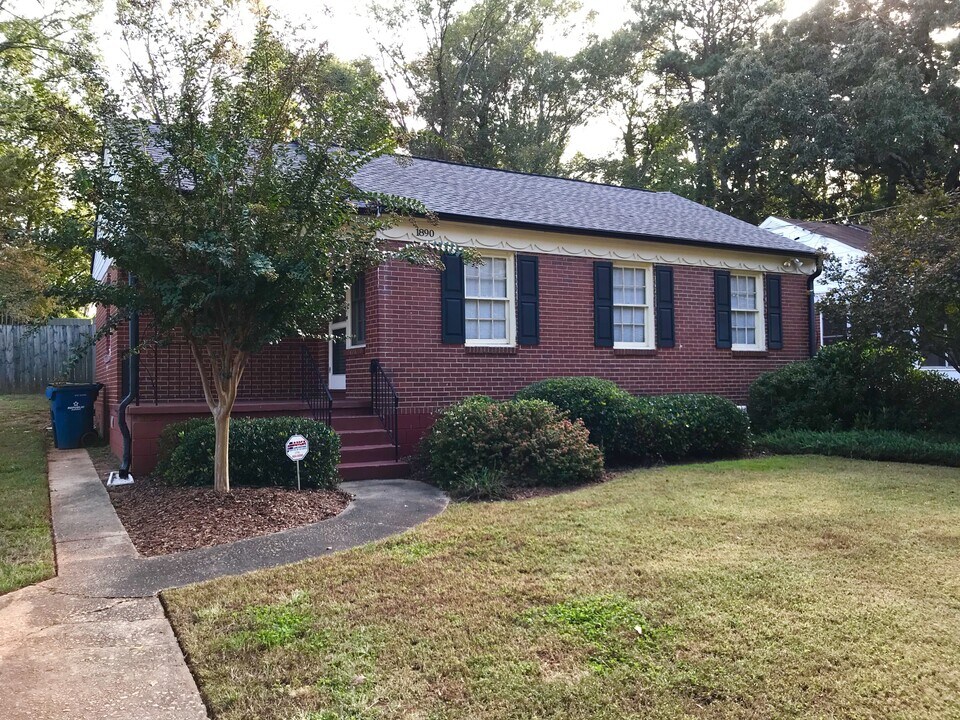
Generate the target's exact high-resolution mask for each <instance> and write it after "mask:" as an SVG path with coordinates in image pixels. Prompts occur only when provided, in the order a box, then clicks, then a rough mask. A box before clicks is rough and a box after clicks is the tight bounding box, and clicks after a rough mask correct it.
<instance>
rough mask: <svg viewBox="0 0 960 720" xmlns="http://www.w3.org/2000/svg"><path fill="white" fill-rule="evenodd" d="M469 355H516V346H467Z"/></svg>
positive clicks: (465, 347) (465, 348)
mask: <svg viewBox="0 0 960 720" xmlns="http://www.w3.org/2000/svg"><path fill="white" fill-rule="evenodd" d="M463 349H464V350H465V351H466V353H467V355H516V354H517V346H516V345H465V346H464V348H463Z"/></svg>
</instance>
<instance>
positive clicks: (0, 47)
mask: <svg viewBox="0 0 960 720" xmlns="http://www.w3.org/2000/svg"><path fill="white" fill-rule="evenodd" d="M90 17H91V10H90V9H89V8H86V7H82V6H73V5H69V4H66V5H62V6H58V7H57V8H55V9H54V10H52V11H51V12H50V13H48V14H46V15H43V16H39V17H25V16H21V15H17V14H14V13H12V12H11V11H10V10H9V8H6V7H5V6H4V3H2V2H0V318H3V319H5V320H6V321H13V322H31V321H37V320H42V319H43V318H45V317H47V316H49V315H52V314H61V315H62V314H66V313H70V312H73V311H74V310H75V308H74V307H73V306H71V305H64V304H62V303H59V302H57V300H56V299H55V298H52V297H50V296H48V295H47V294H46V290H47V288H48V287H49V286H50V285H51V284H53V283H56V282H60V281H63V280H65V279H68V278H70V277H74V276H76V275H79V274H82V273H83V272H84V270H85V269H86V268H88V267H89V258H88V257H85V256H84V255H83V254H82V252H80V251H79V250H78V249H77V248H76V246H75V244H72V243H69V242H67V243H64V244H63V249H62V250H51V249H50V248H49V247H48V246H46V245H45V244H44V243H43V242H42V239H43V236H46V235H49V234H51V233H58V234H61V235H68V236H72V235H74V234H75V233H76V232H77V230H78V226H79V225H80V224H82V223H84V222H87V221H89V220H90V218H91V217H92V207H91V205H90V204H89V203H88V202H86V200H85V198H84V197H83V196H82V194H78V193H77V192H76V187H75V184H74V180H75V177H76V173H77V172H78V170H80V169H81V168H82V167H84V165H85V164H86V163H89V160H90V158H91V157H92V156H93V155H94V154H95V153H96V151H97V150H98V145H99V143H98V140H97V133H96V131H95V124H94V122H93V118H92V117H91V115H90V113H89V111H88V108H89V103H88V102H86V101H88V100H90V99H92V98H94V97H96V96H97V94H98V92H99V86H98V83H97V82H96V79H95V78H94V77H93V75H92V74H91V68H92V66H93V60H94V52H93V38H92V36H91V34H90V32H89V21H90Z"/></svg>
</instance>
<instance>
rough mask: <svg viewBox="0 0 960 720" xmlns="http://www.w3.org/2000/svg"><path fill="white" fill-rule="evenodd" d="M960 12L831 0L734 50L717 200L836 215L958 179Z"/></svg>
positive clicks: (749, 208)
mask: <svg viewBox="0 0 960 720" xmlns="http://www.w3.org/2000/svg"><path fill="white" fill-rule="evenodd" d="M958 17H960V16H958V9H957V8H956V5H955V3H952V2H949V1H948V0H924V1H917V2H909V3H908V2H904V1H902V0H896V1H892V0H860V1H858V2H836V1H834V0H826V1H824V2H821V3H820V4H819V5H817V6H816V7H814V8H813V9H812V10H811V11H810V12H809V13H807V14H805V15H803V16H801V17H800V18H798V19H797V20H795V21H793V22H790V23H783V24H780V25H778V26H777V27H776V28H774V29H773V30H772V31H771V32H770V33H769V34H768V35H766V36H765V37H764V38H763V40H762V42H761V43H760V44H759V46H758V47H756V48H753V49H750V50H747V51H744V52H742V53H740V54H739V55H737V56H736V57H735V58H733V59H732V61H731V62H729V63H728V64H727V66H726V67H725V68H724V71H723V73H722V74H721V87H722V93H723V96H724V99H725V102H724V103H723V104H722V110H721V113H720V124H721V127H722V128H723V133H724V134H725V135H726V137H727V140H728V142H727V147H726V149H725V151H724V155H723V158H722V162H721V174H722V176H723V177H724V179H725V187H724V191H723V192H724V194H725V195H726V199H725V200H722V204H724V205H726V206H728V207H732V206H733V204H734V202H735V199H734V196H735V195H739V197H740V201H741V202H742V203H743V205H744V207H743V209H742V210H741V212H740V214H741V215H742V216H746V217H749V218H751V219H759V218H762V217H763V216H764V214H769V213H774V212H783V213H788V214H796V215H800V216H805V217H810V216H832V215H838V214H841V213H845V212H858V211H862V210H871V209H875V208H878V207H884V206H890V205H893V204H895V203H896V202H897V200H898V197H899V195H900V194H901V193H902V192H908V193H921V192H923V191H924V189H925V187H926V186H927V184H928V183H930V182H934V183H937V184H940V185H941V186H942V187H944V188H945V189H948V190H949V189H953V188H955V187H957V183H958V180H960V178H958V176H957V169H958V167H960V166H958V149H957V148H958V143H960V135H958V132H957V131H958V129H960V126H958V121H957V115H958V111H960V89H958V80H960V56H958V53H957V50H958V49H960V45H958V41H957V39H956V37H954V39H949V38H950V34H949V32H947V33H945V31H950V30H951V29H952V31H953V33H954V34H956V31H957V30H958V29H960V26H958V24H957V20H958Z"/></svg>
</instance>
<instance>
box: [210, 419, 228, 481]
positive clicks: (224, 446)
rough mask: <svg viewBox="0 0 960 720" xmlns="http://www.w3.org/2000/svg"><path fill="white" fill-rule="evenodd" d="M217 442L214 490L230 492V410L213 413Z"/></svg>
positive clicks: (214, 454) (214, 451)
mask: <svg viewBox="0 0 960 720" xmlns="http://www.w3.org/2000/svg"><path fill="white" fill-rule="evenodd" d="M213 428H214V433H215V438H216V442H215V444H214V448H213V489H214V491H215V492H218V493H228V492H230V410H229V409H228V410H226V411H224V410H223V409H222V408H218V410H217V411H215V412H214V413H213Z"/></svg>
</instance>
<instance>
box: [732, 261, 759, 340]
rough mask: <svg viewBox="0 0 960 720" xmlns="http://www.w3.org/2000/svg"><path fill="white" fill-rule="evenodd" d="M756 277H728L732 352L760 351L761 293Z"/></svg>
mask: <svg viewBox="0 0 960 720" xmlns="http://www.w3.org/2000/svg"><path fill="white" fill-rule="evenodd" d="M761 288H762V286H761V284H760V278H759V276H757V275H736V274H731V275H730V328H731V331H732V335H731V336H732V340H733V349H734V350H762V349H763V348H764V347H765V337H764V331H763V293H762V289H761Z"/></svg>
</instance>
